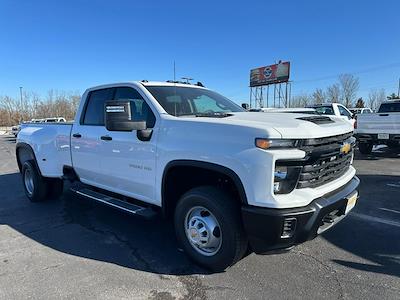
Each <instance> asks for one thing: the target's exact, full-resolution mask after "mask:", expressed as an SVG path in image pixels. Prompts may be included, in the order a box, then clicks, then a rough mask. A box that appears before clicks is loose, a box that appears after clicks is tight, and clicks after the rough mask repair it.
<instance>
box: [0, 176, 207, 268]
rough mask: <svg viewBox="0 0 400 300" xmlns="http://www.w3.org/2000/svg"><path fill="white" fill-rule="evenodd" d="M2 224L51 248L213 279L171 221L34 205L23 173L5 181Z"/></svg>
mask: <svg viewBox="0 0 400 300" xmlns="http://www.w3.org/2000/svg"><path fill="white" fill-rule="evenodd" d="M0 190H1V191H4V192H2V194H1V196H0V224H5V225H8V226H10V227H11V228H13V229H14V230H17V231H18V232H19V233H21V234H23V235H24V236H26V237H28V238H30V239H32V240H34V241H36V242H38V243H40V244H42V245H44V246H46V247H49V248H51V249H54V250H57V251H60V252H63V253H67V254H70V255H74V256H79V257H84V258H87V259H92V260H98V261H103V262H107V263H112V264H116V265H119V266H122V267H127V268H132V269H137V270H141V271H146V272H152V273H155V274H160V275H162V274H168V275H191V274H208V273H209V272H207V271H206V270H204V269H201V268H199V267H197V266H196V265H194V264H193V263H191V262H190V261H189V260H188V259H187V258H186V256H185V255H184V253H183V252H181V251H180V250H179V249H178V245H177V242H176V239H175V235H174V231H173V228H172V225H171V224H170V222H167V221H164V220H161V218H155V219H154V220H143V219H140V218H138V217H134V216H131V215H127V214H125V213H123V212H120V211H117V210H114V209H112V208H109V207H105V206H103V205H100V204H97V203H94V202H92V201H90V200H88V199H82V198H79V197H77V196H75V195H74V194H72V193H71V192H69V191H68V190H67V187H65V190H64V195H63V196H62V197H61V199H59V200H51V199H50V200H49V201H46V202H43V203H31V202H29V201H28V199H27V198H26V197H25V194H24V192H23V189H22V183H21V178H20V174H19V173H14V174H6V175H1V176H0Z"/></svg>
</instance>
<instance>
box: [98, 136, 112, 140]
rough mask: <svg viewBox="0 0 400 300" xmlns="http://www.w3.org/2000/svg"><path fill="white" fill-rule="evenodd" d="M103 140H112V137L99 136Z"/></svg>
mask: <svg viewBox="0 0 400 300" xmlns="http://www.w3.org/2000/svg"><path fill="white" fill-rule="evenodd" d="M100 138H101V139H102V140H103V141H111V140H112V137H111V136H108V135H103V136H101V137H100Z"/></svg>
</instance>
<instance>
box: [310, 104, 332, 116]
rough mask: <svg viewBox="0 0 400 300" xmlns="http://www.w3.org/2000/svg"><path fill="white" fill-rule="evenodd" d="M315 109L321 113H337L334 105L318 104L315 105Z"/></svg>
mask: <svg viewBox="0 0 400 300" xmlns="http://www.w3.org/2000/svg"><path fill="white" fill-rule="evenodd" d="M314 108H315V111H316V112H317V113H318V114H320V115H334V114H335V113H334V112H333V108H332V106H328V105H326V106H318V107H314Z"/></svg>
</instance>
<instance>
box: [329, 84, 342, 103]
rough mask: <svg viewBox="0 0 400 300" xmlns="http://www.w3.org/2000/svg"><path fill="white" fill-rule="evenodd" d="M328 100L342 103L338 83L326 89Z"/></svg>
mask: <svg viewBox="0 0 400 300" xmlns="http://www.w3.org/2000/svg"><path fill="white" fill-rule="evenodd" d="M326 98H327V100H328V101H329V102H340V98H341V92H340V86H339V84H338V83H334V84H332V85H331V86H328V88H327V89H326Z"/></svg>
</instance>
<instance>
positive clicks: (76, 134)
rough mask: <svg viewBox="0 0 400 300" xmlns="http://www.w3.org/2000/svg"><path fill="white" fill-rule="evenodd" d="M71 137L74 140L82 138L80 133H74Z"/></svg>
mask: <svg viewBox="0 0 400 300" xmlns="http://www.w3.org/2000/svg"><path fill="white" fill-rule="evenodd" d="M72 136H73V137H74V138H81V137H82V135H81V134H80V133H74V134H73V135H72Z"/></svg>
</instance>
